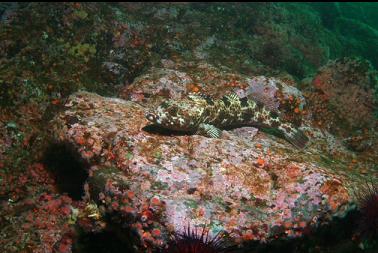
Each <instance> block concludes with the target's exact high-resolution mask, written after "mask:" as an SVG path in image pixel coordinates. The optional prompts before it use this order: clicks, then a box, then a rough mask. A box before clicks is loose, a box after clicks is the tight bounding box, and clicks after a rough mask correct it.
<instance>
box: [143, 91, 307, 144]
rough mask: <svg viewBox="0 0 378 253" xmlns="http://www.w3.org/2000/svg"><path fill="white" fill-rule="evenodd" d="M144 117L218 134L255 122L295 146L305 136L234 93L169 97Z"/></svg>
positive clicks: (171, 126)
mask: <svg viewBox="0 0 378 253" xmlns="http://www.w3.org/2000/svg"><path fill="white" fill-rule="evenodd" d="M146 118H147V119H148V120H149V121H150V122H152V123H153V124H154V125H158V126H159V127H162V128H165V129H168V130H175V131H185V132H189V133H193V134H198V135H203V136H206V137H210V138H219V137H221V135H222V130H221V129H225V128H230V127H234V126H235V127H239V126H255V127H258V128H266V129H274V130H276V132H278V134H279V135H281V136H283V138H284V139H286V140H287V141H289V142H290V143H291V144H293V145H294V146H295V147H297V148H304V147H305V146H306V143H307V142H308V140H309V139H308V137H307V136H306V135H305V134H304V133H303V132H302V131H301V130H299V129H298V128H297V127H295V126H294V125H293V124H292V123H290V122H288V121H284V120H283V119H282V118H281V117H279V114H278V113H277V112H275V111H270V110H268V109H267V108H266V107H265V106H264V105H263V104H262V103H260V102H257V101H254V100H253V99H249V98H247V97H243V98H240V97H239V96H238V95H237V94H236V93H231V94H227V95H225V96H223V97H222V98H220V99H214V98H212V97H210V96H208V95H204V94H190V95H188V96H186V97H185V98H183V99H169V100H166V101H164V102H162V103H161V104H160V105H159V106H158V107H157V108H155V109H154V110H152V111H149V112H148V113H147V114H146Z"/></svg>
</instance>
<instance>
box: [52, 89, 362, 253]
mask: <svg viewBox="0 0 378 253" xmlns="http://www.w3.org/2000/svg"><path fill="white" fill-rule="evenodd" d="M146 103H147V101H146ZM152 103H153V102H152ZM145 111H146V108H145V107H142V106H141V105H139V104H136V103H134V102H132V101H124V100H121V99H114V98H104V97H101V96H98V95H95V94H93V93H87V92H79V93H76V94H74V95H72V96H71V97H70V98H69V100H68V101H67V104H66V110H65V111H64V112H62V113H61V114H60V115H59V116H58V117H56V118H55V120H54V121H53V125H52V131H53V134H54V136H55V137H56V138H57V139H58V140H60V141H65V142H69V143H71V144H72V146H73V147H75V148H76V150H77V151H78V152H79V153H80V154H81V156H82V157H83V158H84V159H86V160H87V161H88V163H89V164H91V165H92V166H91V168H90V170H89V175H90V177H89V180H88V184H87V186H86V188H85V189H86V192H87V196H88V198H89V199H90V200H91V201H94V202H95V203H96V204H97V206H98V209H99V210H100V213H102V214H104V213H108V214H111V215H115V216H117V217H118V220H119V221H118V222H120V223H121V224H123V226H125V225H127V227H128V228H130V229H131V230H135V231H136V234H137V235H138V237H139V239H140V240H141V245H139V247H140V248H141V249H151V248H156V247H158V248H160V247H164V245H165V244H166V243H167V240H168V238H169V235H170V234H171V233H172V232H175V231H182V229H183V228H185V227H187V225H188V224H190V225H191V226H200V225H203V224H210V225H209V226H210V227H209V234H210V235H211V236H214V235H215V234H216V233H217V232H219V231H224V232H226V233H228V234H230V235H231V237H232V239H233V240H234V241H235V242H238V243H243V242H245V241H246V240H259V241H267V240H271V239H272V238H277V237H298V236H301V235H302V234H303V233H304V231H305V230H306V229H307V227H308V226H311V225H312V224H313V223H314V220H315V219H314V217H319V216H324V219H323V220H327V219H328V220H329V219H332V217H333V216H337V215H344V214H345V213H346V212H347V211H348V210H349V209H350V208H351V207H352V206H353V205H352V201H353V198H352V197H351V195H350V194H349V192H350V188H349V187H350V186H351V185H354V184H355V179H354V177H351V176H350V175H348V174H344V173H342V174H338V173H336V172H335V168H334V167H333V166H329V165H327V164H325V163H322V160H319V154H318V151H317V149H314V148H312V147H311V145H310V146H309V147H308V148H307V150H306V151H297V150H293V149H292V148H291V147H290V144H287V143H286V142H284V141H282V140H280V139H279V138H275V137H273V136H271V135H266V134H264V133H261V132H257V130H256V129H254V128H251V127H246V128H240V129H235V130H232V131H224V136H223V137H222V138H220V139H209V138H206V137H202V136H198V135H170V134H164V133H159V132H154V131H153V130H149V129H148V128H146V126H147V125H148V122H147V120H146V119H145V118H144V114H145ZM79 115H80V117H78V119H77V120H75V121H74V122H73V123H70V118H71V117H73V116H79ZM243 129H244V130H243ZM249 133H250V134H249ZM89 140H91V141H90V143H89ZM316 141H318V139H317V138H315V137H314V141H313V142H316ZM314 145H315V144H314ZM88 152H91V153H93V156H88V155H87V153H88ZM340 152H342V150H341V151H340ZM320 220H322V219H319V221H320ZM209 221H211V223H210V222H209ZM282 232H283V233H282Z"/></svg>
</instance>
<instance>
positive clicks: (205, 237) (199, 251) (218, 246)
mask: <svg viewBox="0 0 378 253" xmlns="http://www.w3.org/2000/svg"><path fill="white" fill-rule="evenodd" d="M201 230H202V232H199V231H198V229H197V228H195V229H194V230H193V229H191V228H190V226H188V227H187V228H186V229H185V230H184V232H183V233H176V234H174V235H172V237H171V239H170V241H169V242H168V247H167V249H166V250H165V251H164V252H165V253H233V252H235V253H236V252H237V249H238V247H237V245H236V244H234V243H233V242H232V241H231V240H230V238H229V236H228V234H226V233H224V232H219V233H218V234H216V235H215V236H214V237H212V238H211V237H210V236H209V230H208V229H206V228H203V229H201Z"/></svg>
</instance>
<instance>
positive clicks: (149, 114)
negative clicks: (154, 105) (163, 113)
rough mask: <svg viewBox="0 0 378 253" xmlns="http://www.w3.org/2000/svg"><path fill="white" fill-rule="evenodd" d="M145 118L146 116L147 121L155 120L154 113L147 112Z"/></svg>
mask: <svg viewBox="0 0 378 253" xmlns="http://www.w3.org/2000/svg"><path fill="white" fill-rule="evenodd" d="M146 118H147V119H148V120H149V121H155V119H156V115H155V114H153V113H148V114H147V115H146Z"/></svg>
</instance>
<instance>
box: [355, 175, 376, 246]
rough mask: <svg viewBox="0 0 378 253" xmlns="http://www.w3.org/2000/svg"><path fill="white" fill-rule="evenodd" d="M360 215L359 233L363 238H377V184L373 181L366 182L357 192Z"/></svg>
mask: <svg viewBox="0 0 378 253" xmlns="http://www.w3.org/2000/svg"><path fill="white" fill-rule="evenodd" d="M356 197H357V202H358V208H359V211H360V217H359V219H358V223H359V224H358V225H359V227H358V228H359V233H360V235H361V237H362V238H364V239H374V238H378V186H377V184H376V183H374V182H373V181H370V182H366V184H365V186H363V187H362V188H361V189H360V190H359V191H358V192H357V193H356Z"/></svg>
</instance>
